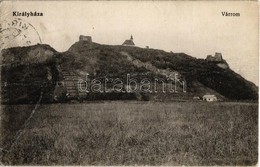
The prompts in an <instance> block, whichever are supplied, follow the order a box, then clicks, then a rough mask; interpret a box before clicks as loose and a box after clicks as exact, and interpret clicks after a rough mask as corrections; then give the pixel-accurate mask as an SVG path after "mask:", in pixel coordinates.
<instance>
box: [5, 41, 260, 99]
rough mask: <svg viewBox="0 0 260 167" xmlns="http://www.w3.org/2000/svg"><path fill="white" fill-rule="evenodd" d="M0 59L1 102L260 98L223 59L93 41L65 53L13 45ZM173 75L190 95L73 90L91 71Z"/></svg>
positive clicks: (94, 75)
mask: <svg viewBox="0 0 260 167" xmlns="http://www.w3.org/2000/svg"><path fill="white" fill-rule="evenodd" d="M1 59H2V64H3V66H2V80H1V81H2V95H3V96H2V99H3V100H2V101H4V102H9V103H15V102H21V103H29V102H32V103H33V102H36V101H37V99H38V98H39V94H40V92H41V91H43V99H44V101H46V102H53V99H55V97H54V96H56V95H57V94H59V96H61V95H64V93H65V92H70V94H71V95H72V94H75V95H77V96H81V97H82V98H83V99H86V100H93V99H96V100H99V99H103V100H106V99H109V100H111V99H139V100H166V99H169V100H180V99H185V100H192V98H193V97H194V96H199V97H201V96H203V95H205V94H214V95H216V96H217V97H218V98H219V99H221V100H257V99H258V88H257V86H256V85H255V84H253V83H252V82H250V81H247V80H246V79H244V78H243V77H242V76H240V75H239V74H237V73H235V72H234V71H232V69H230V68H229V66H228V63H227V62H226V61H225V60H224V59H223V60H220V61H208V60H207V59H197V58H195V57H192V56H190V55H187V54H185V53H173V52H165V51H163V50H158V49H149V48H139V47H132V46H121V45H116V46H112V45H101V44H98V43H94V42H92V41H78V42H76V43H75V44H73V45H72V46H71V47H70V48H69V49H68V50H67V51H66V52H62V53H60V52H57V51H56V50H55V49H53V48H52V47H51V46H49V45H41V44H39V45H34V46H28V47H16V48H9V49H5V50H3V51H2V53H1ZM173 73H174V74H177V75H178V79H179V80H181V81H185V83H186V86H185V88H186V92H185V93H184V92H178V93H172V94H169V93H168V94H167V93H166V94H165V93H164V94H163V93H157V94H153V93H140V92H137V93H129V94H127V95H126V94H115V93H114V94H113V93H110V94H104V93H103V94H102V93H100V94H95V95H94V94H93V95H91V94H88V95H86V94H84V93H83V94H82V92H81V93H79V92H77V90H74V88H72V87H73V85H74V86H75V83H74V80H77V79H78V78H85V77H86V74H89V76H90V77H92V78H102V77H104V76H109V77H111V78H125V77H126V74H132V75H134V76H136V77H140V78H142V77H146V78H148V79H151V80H152V79H153V78H163V79H165V80H167V75H168V76H169V75H170V74H173ZM66 80H68V81H66ZM75 82H76V81H75ZM57 83H61V84H60V85H62V86H60V87H62V88H57ZM179 87H180V85H179ZM69 89H71V90H69Z"/></svg>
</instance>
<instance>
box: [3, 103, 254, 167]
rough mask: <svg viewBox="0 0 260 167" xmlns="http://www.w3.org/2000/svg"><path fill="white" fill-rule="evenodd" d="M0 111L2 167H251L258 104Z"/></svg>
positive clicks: (82, 106) (84, 105)
mask: <svg viewBox="0 0 260 167" xmlns="http://www.w3.org/2000/svg"><path fill="white" fill-rule="evenodd" d="M34 107H35V106H33V105H7V106H2V110H1V156H2V157H1V159H2V163H3V164H5V165H36V164H37V165H135V164H136V165H254V164H256V163H257V156H258V152H257V147H258V145H257V144H258V128H257V127H258V104H249V103H241V104H239V103H224V102H223V103H191V102H183V103H177V102H174V103H159V102H158V103H149V102H104V103H82V104H51V105H40V106H39V107H38V108H37V110H36V112H35V113H34V115H33V117H32V118H31V119H30V121H29V122H28V124H24V122H25V120H26V119H27V118H28V117H29V116H30V113H31V112H32V110H33V109H34Z"/></svg>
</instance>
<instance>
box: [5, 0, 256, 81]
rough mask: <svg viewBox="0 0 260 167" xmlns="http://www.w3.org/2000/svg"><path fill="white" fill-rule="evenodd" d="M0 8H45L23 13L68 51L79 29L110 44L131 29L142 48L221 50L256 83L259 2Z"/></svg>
mask: <svg viewBox="0 0 260 167" xmlns="http://www.w3.org/2000/svg"><path fill="white" fill-rule="evenodd" d="M2 11H4V12H3V13H4V14H3V15H2V14H1V20H3V19H4V20H10V19H13V18H15V17H13V16H12V14H13V11H19V12H23V11H27V12H30V11H32V12H34V11H36V12H42V13H43V16H42V17H19V18H21V19H23V20H25V21H27V22H29V23H31V24H32V25H33V26H34V27H35V29H36V30H37V31H38V33H39V35H40V37H41V40H42V43H46V44H50V45H51V46H52V47H53V48H54V49H56V50H57V51H66V50H67V49H68V48H69V47H70V46H71V45H72V44H73V43H75V42H76V41H78V38H79V35H81V34H82V35H90V36H92V38H93V41H94V42H97V43H101V44H110V45H120V44H122V43H123V42H124V40H125V39H128V38H130V35H131V34H132V35H133V37H134V42H135V44H136V45H137V46H139V47H145V46H150V47H151V48H156V49H163V50H165V51H173V52H184V53H187V54H189V55H191V56H194V57H197V58H205V57H206V56H207V55H209V54H212V55H214V54H215V52H221V53H222V55H223V58H224V59H226V60H227V62H228V63H229V65H230V67H231V68H232V69H233V70H234V71H235V72H237V73H239V74H241V75H242V76H243V77H245V78H246V79H248V80H250V81H253V82H254V83H255V84H257V85H258V40H259V39H258V38H259V36H258V6H257V2H235V1H233V2H206V1H202V2H195V1H189V2H188V1H184V2H180V1H175V2H170V1H164V2H156V1H139V2H138V1H135V2H127V1H118V2H111V1H107V2H104V1H103V2H98V1H90V2H85V1H76V2H72V1H63V2H59V1H54V2H52V1H47V2H45V1H40V2H33V1H22V2H18V1H15V2H3V3H1V12H2ZM222 12H236V13H240V17H224V16H222Z"/></svg>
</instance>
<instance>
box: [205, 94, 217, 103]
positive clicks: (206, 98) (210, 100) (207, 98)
mask: <svg viewBox="0 0 260 167" xmlns="http://www.w3.org/2000/svg"><path fill="white" fill-rule="evenodd" d="M217 100H218V99H217V97H216V96H215V95H204V96H203V101H207V102H212V101H217Z"/></svg>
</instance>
